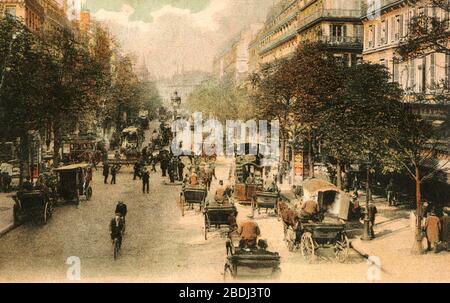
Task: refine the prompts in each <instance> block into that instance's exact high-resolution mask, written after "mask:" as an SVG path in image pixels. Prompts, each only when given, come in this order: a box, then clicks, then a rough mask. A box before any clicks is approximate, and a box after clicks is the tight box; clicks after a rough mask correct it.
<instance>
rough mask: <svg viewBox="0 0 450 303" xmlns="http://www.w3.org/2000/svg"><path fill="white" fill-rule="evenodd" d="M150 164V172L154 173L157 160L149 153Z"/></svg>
mask: <svg viewBox="0 0 450 303" xmlns="http://www.w3.org/2000/svg"><path fill="white" fill-rule="evenodd" d="M149 157H150V164H151V165H152V172H155V173H156V163H157V162H158V159H157V158H156V157H155V156H154V155H153V154H151V153H150V155H149Z"/></svg>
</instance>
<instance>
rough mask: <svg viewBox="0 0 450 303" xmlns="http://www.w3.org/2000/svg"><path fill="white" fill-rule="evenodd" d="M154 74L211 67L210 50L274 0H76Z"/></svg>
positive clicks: (214, 51) (256, 17)
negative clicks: (143, 59) (103, 23)
mask: <svg viewBox="0 0 450 303" xmlns="http://www.w3.org/2000/svg"><path fill="white" fill-rule="evenodd" d="M80 1H82V2H83V7H84V8H87V9H89V10H90V11H91V14H92V15H93V16H94V18H95V19H96V20H99V21H104V22H105V23H106V24H107V25H108V26H109V28H110V30H111V32H112V33H113V34H114V35H115V36H116V38H117V40H118V42H119V43H120V45H121V46H122V48H123V50H124V51H125V52H131V53H134V55H135V57H136V58H137V60H138V61H139V63H140V62H141V61H142V58H143V57H145V58H146V59H145V60H146V65H147V66H148V68H149V70H150V73H151V74H152V75H153V76H154V77H157V78H162V77H169V76H171V75H173V74H174V73H176V72H177V71H178V72H181V70H183V71H185V72H187V71H193V70H194V71H211V69H212V62H213V58H214V56H215V55H216V54H217V53H218V51H219V49H220V48H221V47H222V46H223V45H224V44H225V42H226V41H228V40H229V39H231V38H233V37H234V36H235V35H236V34H238V33H239V32H240V31H241V30H242V29H244V28H245V27H246V26H248V25H250V24H253V23H257V22H263V21H264V20H265V17H266V15H267V12H268V10H269V8H270V6H272V4H273V2H274V0H80Z"/></svg>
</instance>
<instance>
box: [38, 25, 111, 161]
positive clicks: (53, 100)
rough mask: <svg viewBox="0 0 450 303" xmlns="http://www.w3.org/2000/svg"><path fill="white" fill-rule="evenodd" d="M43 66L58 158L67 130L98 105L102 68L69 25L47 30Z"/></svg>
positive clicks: (47, 111) (48, 112)
mask: <svg viewBox="0 0 450 303" xmlns="http://www.w3.org/2000/svg"><path fill="white" fill-rule="evenodd" d="M44 37H45V41H44V47H45V50H44V55H43V58H47V60H45V61H44V64H43V67H42V77H43V78H44V81H45V84H46V85H45V87H46V94H45V95H43V99H44V101H45V103H43V104H42V105H41V106H42V108H43V109H45V113H46V114H45V118H46V119H47V121H49V123H50V125H51V128H52V130H53V132H54V162H55V164H56V165H57V164H58V162H59V151H60V147H61V140H62V136H63V134H64V133H70V132H72V131H73V130H75V129H76V128H77V127H80V126H79V125H78V123H77V122H78V121H79V119H80V118H81V117H83V116H84V115H86V113H88V112H95V110H96V108H98V106H99V103H98V97H97V96H98V94H99V92H101V90H102V77H103V74H102V69H101V66H100V64H99V62H97V61H95V60H94V59H93V57H92V56H91V54H90V52H89V50H88V48H87V46H86V45H83V44H82V43H81V42H80V41H79V40H78V39H77V38H76V36H75V35H74V33H73V32H72V31H71V30H70V29H69V28H53V29H51V30H50V31H48V32H46V33H45V35H44Z"/></svg>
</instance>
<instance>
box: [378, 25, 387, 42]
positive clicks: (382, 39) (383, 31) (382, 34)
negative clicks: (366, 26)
mask: <svg viewBox="0 0 450 303" xmlns="http://www.w3.org/2000/svg"><path fill="white" fill-rule="evenodd" d="M386 33H387V21H381V31H380V35H379V37H380V40H379V41H380V45H383V44H385V43H386V42H387V39H386V36H387V35H386Z"/></svg>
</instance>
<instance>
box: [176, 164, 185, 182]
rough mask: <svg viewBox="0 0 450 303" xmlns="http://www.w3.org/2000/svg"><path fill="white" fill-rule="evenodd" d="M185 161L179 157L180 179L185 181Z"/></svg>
mask: <svg viewBox="0 0 450 303" xmlns="http://www.w3.org/2000/svg"><path fill="white" fill-rule="evenodd" d="M184 166H185V165H184V163H183V161H182V160H181V159H178V180H179V181H183V171H184Z"/></svg>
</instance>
